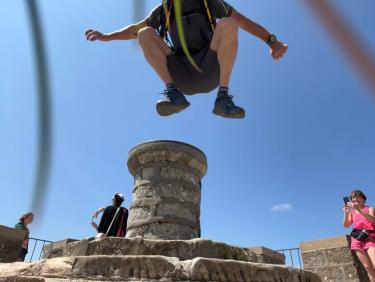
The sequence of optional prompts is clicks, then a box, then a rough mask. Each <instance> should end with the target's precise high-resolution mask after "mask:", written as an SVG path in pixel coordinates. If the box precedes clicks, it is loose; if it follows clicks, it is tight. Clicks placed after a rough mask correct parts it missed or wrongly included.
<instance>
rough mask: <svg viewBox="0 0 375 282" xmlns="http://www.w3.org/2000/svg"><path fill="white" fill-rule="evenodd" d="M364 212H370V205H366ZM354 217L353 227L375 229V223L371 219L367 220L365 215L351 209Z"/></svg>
mask: <svg viewBox="0 0 375 282" xmlns="http://www.w3.org/2000/svg"><path fill="white" fill-rule="evenodd" d="M362 210H363V212H365V213H369V207H368V206H365V207H364V208H363V209H362ZM350 214H351V216H352V219H353V228H354V229H367V230H372V231H375V225H374V223H372V222H371V221H369V220H367V219H366V218H365V217H364V216H363V215H361V214H360V213H359V212H357V211H356V210H351V212H350Z"/></svg>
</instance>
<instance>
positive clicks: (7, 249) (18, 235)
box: [0, 225, 26, 262]
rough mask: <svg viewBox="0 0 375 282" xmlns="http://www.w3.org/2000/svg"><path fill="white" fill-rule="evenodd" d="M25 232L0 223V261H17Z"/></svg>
mask: <svg viewBox="0 0 375 282" xmlns="http://www.w3.org/2000/svg"><path fill="white" fill-rule="evenodd" d="M25 235H26V232H25V231H23V230H17V229H15V228H10V227H7V226H3V225H0V262H15V261H18V260H19V258H20V254H21V248H22V241H23V239H24V238H25Z"/></svg>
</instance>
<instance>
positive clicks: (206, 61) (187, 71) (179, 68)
mask: <svg viewBox="0 0 375 282" xmlns="http://www.w3.org/2000/svg"><path fill="white" fill-rule="evenodd" d="M192 57H193V58H194V61H195V62H196V63H197V65H198V66H199V67H200V69H201V70H202V73H199V72H198V71H197V70H196V69H195V68H194V67H193V66H192V65H191V63H190V62H189V61H188V59H187V58H186V57H185V56H184V55H177V54H175V53H173V54H171V55H169V56H168V57H167V63H168V69H169V72H170V74H171V76H172V79H173V82H174V83H175V84H176V86H177V88H178V89H179V90H180V91H181V92H182V93H184V94H186V95H193V94H197V93H208V92H210V91H212V90H214V89H215V88H217V87H218V86H219V82H220V65H219V62H218V60H217V53H216V51H214V50H212V49H211V48H210V47H209V46H207V47H206V48H204V49H202V50H200V51H199V52H198V53H196V54H195V55H193V56H192Z"/></svg>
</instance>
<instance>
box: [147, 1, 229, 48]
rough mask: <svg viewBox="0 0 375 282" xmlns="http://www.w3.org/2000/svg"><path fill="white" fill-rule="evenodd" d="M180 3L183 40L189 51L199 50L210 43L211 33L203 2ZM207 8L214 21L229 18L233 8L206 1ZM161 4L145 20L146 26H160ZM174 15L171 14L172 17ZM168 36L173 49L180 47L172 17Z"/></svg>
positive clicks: (223, 3) (223, 2) (217, 2)
mask: <svg viewBox="0 0 375 282" xmlns="http://www.w3.org/2000/svg"><path fill="white" fill-rule="evenodd" d="M181 2H182V15H183V16H182V21H183V25H184V31H185V32H184V33H185V39H186V42H187V44H188V47H189V49H195V50H201V49H203V48H204V47H206V46H207V45H209V43H210V42H211V38H212V31H211V29H210V26H209V23H208V21H207V14H206V11H205V8H204V3H203V0H189V1H181ZM207 3H208V7H209V9H210V12H211V14H212V17H213V18H215V19H220V18H222V17H230V16H231V14H232V12H233V7H232V6H230V5H229V4H228V3H227V2H225V1H223V0H208V1H207ZM162 12H163V6H162V4H160V5H158V6H156V7H155V8H154V9H153V10H152V11H151V13H150V14H149V15H148V17H147V18H146V23H147V25H148V26H150V27H152V28H154V29H159V27H160V25H161V14H162ZM173 14H174V13H172V15H173ZM170 22H171V24H170V28H169V34H170V37H171V41H172V44H173V46H174V47H175V48H179V47H181V43H180V40H179V39H178V31H177V26H176V22H175V19H174V17H173V16H172V17H171V19H170Z"/></svg>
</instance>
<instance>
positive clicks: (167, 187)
mask: <svg viewBox="0 0 375 282" xmlns="http://www.w3.org/2000/svg"><path fill="white" fill-rule="evenodd" d="M128 168H129V171H130V173H131V174H132V175H133V176H134V189H133V195H132V204H131V207H130V216H129V220H128V229H127V234H126V237H127V238H133V237H137V236H142V237H144V238H151V239H165V240H168V239H170V240H174V239H175V240H189V239H193V238H198V237H200V233H201V232H200V201H201V178H202V177H203V176H204V175H205V173H206V171H207V160H206V156H205V155H204V153H203V152H202V151H200V150H199V149H197V148H195V147H193V146H191V145H188V144H185V143H182V142H176V141H150V142H145V143H143V144H140V145H138V146H136V147H135V148H133V149H132V150H131V151H130V152H129V158H128Z"/></svg>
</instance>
